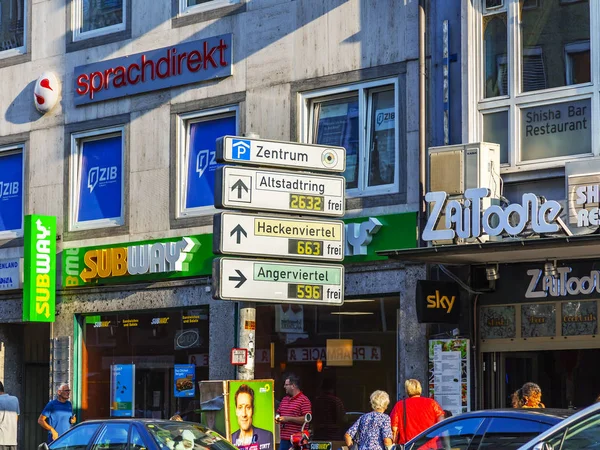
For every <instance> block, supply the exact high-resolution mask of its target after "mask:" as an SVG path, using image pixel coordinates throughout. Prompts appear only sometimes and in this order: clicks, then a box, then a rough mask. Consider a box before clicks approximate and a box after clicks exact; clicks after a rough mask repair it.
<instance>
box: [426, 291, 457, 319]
mask: <svg viewBox="0 0 600 450" xmlns="http://www.w3.org/2000/svg"><path fill="white" fill-rule="evenodd" d="M455 300H456V296H454V295H453V296H452V297H448V296H446V295H440V291H438V290H437V289H436V290H435V295H428V296H427V308H429V309H432V308H433V309H445V310H446V312H447V313H448V314H450V311H452V307H453V306H454V301H455Z"/></svg>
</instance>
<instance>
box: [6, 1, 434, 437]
mask: <svg viewBox="0 0 600 450" xmlns="http://www.w3.org/2000/svg"><path fill="white" fill-rule="evenodd" d="M0 6H1V9H0V24H2V25H1V26H0V42H1V45H2V47H1V48H0V78H1V79H2V80H3V83H2V86H1V87H0V99H1V103H2V109H3V115H2V117H1V118H0V174H2V175H1V176H0V177H1V178H0V181H1V182H2V183H0V186H2V189H3V195H2V197H0V218H1V219H2V220H0V225H1V227H0V260H2V261H8V262H7V263H6V264H7V265H10V264H14V262H15V261H16V262H17V264H22V263H23V261H22V260H21V258H23V256H24V240H26V239H27V236H24V225H23V224H24V219H23V218H24V216H26V215H29V214H40V215H47V216H54V217H56V218H57V238H56V240H57V242H56V248H57V250H56V253H57V271H56V276H57V281H56V284H57V290H56V318H55V320H54V321H53V322H51V323H50V324H48V323H28V322H23V302H24V301H25V300H24V298H23V295H24V290H23V289H22V288H21V287H20V285H19V286H14V285H10V286H9V285H8V284H6V285H4V286H2V288H3V290H2V292H1V295H0V298H1V301H0V322H1V324H0V336H2V342H3V346H2V350H1V351H2V356H3V358H2V361H3V366H2V367H3V372H2V373H0V377H3V381H4V383H5V386H6V387H7V391H9V392H10V393H13V394H16V395H17V396H20V398H21V399H22V400H21V401H22V405H23V406H22V408H23V410H24V419H25V420H23V421H22V422H21V421H20V422H21V423H22V425H21V426H22V434H21V436H22V437H23V439H24V440H23V441H22V442H24V443H25V444H24V445H25V446H26V447H29V446H31V445H33V444H34V443H35V444H37V443H36V442H35V440H36V439H38V440H40V441H41V439H43V433H40V430H39V427H38V426H37V424H36V420H37V416H38V415H39V412H40V411H41V409H42V407H43V405H44V404H45V402H46V401H47V400H48V397H49V395H48V394H49V392H48V388H47V386H49V385H50V386H51V388H50V391H51V392H55V390H56V388H57V386H58V385H59V384H60V383H63V382H69V383H71V385H72V389H73V395H72V398H73V403H74V406H75V409H76V411H77V413H78V417H79V420H84V419H87V418H95V417H107V416H109V415H115V414H120V413H122V411H121V410H120V408H121V406H120V404H119V402H117V401H116V400H115V398H114V386H113V385H112V384H111V383H112V382H114V380H113V372H114V370H115V367H117V366H119V367H120V366H127V367H131V366H135V372H134V374H133V375H132V377H133V378H132V384H133V386H130V387H131V388H135V394H132V395H131V396H130V397H126V398H127V401H124V402H122V403H128V405H127V406H126V407H125V409H129V410H132V411H133V414H135V415H136V416H144V417H160V418H165V417H167V418H168V417H170V415H172V414H174V413H175V412H180V413H185V414H186V415H187V416H188V417H189V418H192V419H199V416H198V410H199V401H200V398H199V396H198V393H197V392H196V395H195V397H192V398H181V397H178V396H176V395H175V390H174V387H173V386H174V365H175V364H192V365H193V366H195V374H194V375H195V380H196V381H201V380H219V379H230V378H234V377H235V375H236V373H235V368H234V366H232V365H231V363H230V350H231V348H233V347H235V346H236V345H237V344H238V320H239V318H238V305H237V303H235V302H227V301H216V300H213V299H212V295H211V289H210V287H211V284H212V282H213V280H212V279H211V273H212V271H211V262H212V259H213V257H214V255H213V254H212V235H211V233H212V222H213V215H214V214H215V213H216V210H215V208H214V206H213V205H214V193H213V192H214V191H213V187H214V174H215V170H216V168H217V161H216V160H215V140H216V139H217V138H219V137H221V136H224V135H246V134H249V133H255V134H258V135H260V136H261V137H262V138H264V139H272V140H281V141H295V142H305V143H316V144H325V145H339V146H343V147H345V148H346V150H347V162H346V164H347V169H346V172H345V173H344V176H345V178H346V211H347V213H346V216H345V220H346V222H347V226H346V230H347V250H346V255H347V258H346V260H345V263H346V278H345V290H346V298H347V301H346V302H345V303H344V305H343V306H340V307H333V306H327V305H323V306H301V307H298V306H297V305H294V306H293V307H291V308H288V307H286V306H287V305H275V304H260V305H259V306H257V320H256V370H255V373H256V377H257V378H258V377H262V378H274V379H275V380H276V394H277V396H279V397H281V395H283V379H282V376H283V375H282V374H283V373H285V372H287V371H294V372H297V373H299V374H300V375H301V377H302V379H303V381H304V383H305V386H304V389H305V391H306V392H307V394H308V395H309V396H310V397H311V398H313V399H316V398H317V397H319V396H320V395H322V394H323V392H325V391H326V390H329V389H330V388H331V384H332V382H333V389H334V392H335V393H336V394H337V396H338V397H339V398H340V399H341V400H342V401H343V402H344V403H345V408H346V411H365V410H368V396H369V394H370V392H372V391H373V390H375V389H385V390H387V391H388V392H389V393H390V396H391V397H392V398H396V397H398V396H399V395H400V394H401V390H400V389H399V388H398V386H399V384H401V383H403V380H404V379H405V378H407V377H413V376H414V377H419V378H423V377H424V376H425V373H426V364H427V354H426V340H425V333H424V330H425V326H424V325H420V324H418V323H417V321H416V320H415V302H414V292H415V284H416V280H417V279H419V278H424V276H425V272H424V266H423V265H422V264H420V263H417V264H412V263H407V264H405V263H403V262H396V261H387V258H386V257H382V256H379V255H377V254H376V251H381V250H386V249H393V248H411V247H414V246H415V245H416V238H417V236H416V227H417V224H416V223H417V222H416V210H417V207H418V203H419V193H418V181H419V178H418V173H419V171H418V167H419V166H418V155H419V139H418V136H419V119H418V111H419V95H418V85H419V81H418V42H419V41H418V22H417V17H418V5H417V4H416V3H415V2H397V1H394V0H383V1H377V2H364V1H360V0H334V1H332V0H303V1H292V0H252V1H249V0H208V1H207V0H172V1H171V0H169V1H167V0H165V1H152V2H146V1H145V2H140V1H137V0H111V1H108V0H107V1H96V0H59V1H55V0H46V1H33V0H2V1H0ZM36 80H37V82H36ZM54 100H56V101H57V103H56V105H55V106H53V107H52V108H51V109H50V110H49V111H47V112H43V113H42V112H39V111H38V110H36V108H37V109H39V110H40V111H43V110H44V109H47V107H48V106H50V105H51V103H52V102H53V101H54ZM328 340H338V341H340V340H351V343H350V345H351V353H352V356H350V357H348V356H346V357H345V361H344V364H342V365H335V364H334V362H333V361H329V363H328V361H327V359H326V357H325V358H324V356H325V355H326V352H325V351H324V349H325V348H326V347H327V345H328ZM345 342H348V341H345ZM348 362H349V364H348ZM128 370H129V369H128ZM357 389H358V390H357ZM34 392H35V395H34ZM356 392H360V393H361V394H360V395H356ZM123 395H125V394H123ZM124 398H125V397H124ZM346 425H347V423H345V422H344V423H341V424H337V426H338V428H337V429H335V430H334V431H333V434H334V436H332V437H331V438H333V437H338V436H339V439H341V434H340V433H343V431H344V430H343V429H342V428H343V427H345V426H346ZM328 432H331V430H324V431H321V433H323V434H325V433H328ZM36 433H38V434H37V436H36ZM30 444H31V445H30Z"/></svg>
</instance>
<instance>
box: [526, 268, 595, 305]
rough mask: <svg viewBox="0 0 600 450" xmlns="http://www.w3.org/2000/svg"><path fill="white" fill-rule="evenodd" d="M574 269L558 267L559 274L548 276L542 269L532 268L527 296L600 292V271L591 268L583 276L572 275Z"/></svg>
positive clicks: (555, 295) (529, 271)
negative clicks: (570, 274)
mask: <svg viewBox="0 0 600 450" xmlns="http://www.w3.org/2000/svg"><path fill="white" fill-rule="evenodd" d="M572 270H573V269H571V268H570V267H558V268H557V269H556V271H557V272H558V275H557V276H552V275H549V276H546V275H544V274H543V273H544V272H543V271H542V270H541V269H530V270H528V271H527V275H529V276H530V277H531V278H530V280H529V285H528V286H527V292H526V293H525V297H526V298H543V297H548V296H551V297H565V296H568V295H588V294H592V293H593V292H596V294H600V271H598V270H591V271H590V273H589V274H588V275H586V276H583V277H570V276H569V273H571V271H572Z"/></svg>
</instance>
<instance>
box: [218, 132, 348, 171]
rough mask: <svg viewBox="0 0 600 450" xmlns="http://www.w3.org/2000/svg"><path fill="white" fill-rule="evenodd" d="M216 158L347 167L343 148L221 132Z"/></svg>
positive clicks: (257, 163)
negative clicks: (228, 134)
mask: <svg viewBox="0 0 600 450" xmlns="http://www.w3.org/2000/svg"><path fill="white" fill-rule="evenodd" d="M216 158H217V161H219V162H230V163H237V164H251V165H255V166H271V167H290V168H295V169H298V168H300V169H304V170H317V171H319V170H320V171H324V172H343V171H344V170H346V149H345V148H344V147H332V146H328V145H317V144H299V143H296V142H285V141H269V140H265V139H249V138H245V137H238V136H223V137H222V138H219V139H217V148H216Z"/></svg>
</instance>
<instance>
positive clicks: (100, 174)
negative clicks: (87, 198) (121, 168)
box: [87, 166, 118, 193]
mask: <svg viewBox="0 0 600 450" xmlns="http://www.w3.org/2000/svg"><path fill="white" fill-rule="evenodd" d="M117 176H118V169H117V166H110V167H98V166H95V167H92V168H91V169H90V171H89V172H88V181H87V187H88V189H89V190H90V193H92V191H93V190H94V189H95V188H96V186H98V185H100V187H102V186H104V185H106V184H109V183H114V182H116V181H117Z"/></svg>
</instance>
